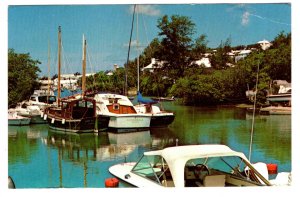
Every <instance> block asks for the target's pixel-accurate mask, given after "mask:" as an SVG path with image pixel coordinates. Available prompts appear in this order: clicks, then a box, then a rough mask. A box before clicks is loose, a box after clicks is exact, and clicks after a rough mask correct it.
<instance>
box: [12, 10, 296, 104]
mask: <svg viewBox="0 0 300 197" xmlns="http://www.w3.org/2000/svg"><path fill="white" fill-rule="evenodd" d="M157 27H158V28H159V33H158V36H157V37H156V38H154V39H153V40H152V42H151V43H150V44H149V45H148V46H147V47H146V48H145V49H144V51H143V52H142V53H141V55H140V56H139V58H135V59H134V60H131V61H129V63H128V65H127V64H125V65H124V67H125V68H126V69H127V73H128V77H127V78H128V84H127V86H128V88H129V89H130V88H136V87H137V83H138V82H137V69H136V65H137V60H138V59H139V65H140V68H144V67H145V66H147V65H148V64H149V63H150V62H151V59H152V58H155V59H157V60H159V61H161V62H164V64H163V66H162V67H161V66H159V65H157V67H156V68H155V69H154V71H153V72H149V71H143V72H142V71H141V70H140V81H139V84H140V91H141V92H142V93H143V95H149V96H150V95H151V96H175V97H177V98H179V100H180V101H181V102H182V103H183V104H185V105H214V104H223V103H227V102H232V101H241V100H243V99H245V91H247V90H248V88H250V89H253V88H254V87H255V83H256V75H257V68H258V65H259V68H260V69H259V75H258V103H260V104H263V103H264V102H265V98H266V97H265V96H266V93H267V91H268V89H269V86H270V84H271V83H272V80H276V79H280V80H287V81H288V82H290V81H291V33H288V34H285V33H284V32H280V33H279V34H278V35H277V37H275V38H274V40H273V41H272V46H271V47H270V48H269V49H268V50H265V51H263V50H262V49H260V47H259V46H258V45H257V44H253V45H251V46H236V47H231V38H228V39H226V40H225V41H224V42H223V41H221V43H220V45H219V47H218V48H217V49H215V51H213V49H211V48H209V47H208V46H207V44H208V40H207V36H206V35H204V34H201V35H199V36H197V35H195V34H196V31H195V29H196V28H195V24H194V23H193V22H192V21H191V19H190V18H188V17H186V16H178V15H173V16H171V17H169V16H167V15H165V16H163V17H161V18H160V19H159V20H158V24H157ZM194 38H195V39H194ZM246 47H247V48H250V47H251V48H253V47H254V48H256V50H253V51H252V52H251V53H250V54H249V55H248V56H247V57H246V58H244V59H242V60H240V61H238V62H235V61H234V59H232V58H230V57H229V56H228V55H227V53H228V52H230V51H231V50H232V49H235V50H237V49H244V48H246ZM8 54H9V55H8V57H9V60H8V67H9V69H8V99H9V103H8V104H9V105H11V104H15V103H16V102H19V101H22V100H24V99H27V98H28V97H29V95H30V94H31V93H32V92H33V89H35V88H36V87H37V85H38V84H37V82H36V79H37V78H38V74H37V73H38V72H40V70H39V68H38V66H37V65H38V64H39V63H40V62H39V61H38V60H32V59H31V57H30V56H29V54H16V53H15V52H14V50H13V49H9V51H8ZM205 54H210V55H209V56H208V58H209V59H210V62H211V66H212V67H211V68H205V66H204V65H200V66H199V65H197V64H195V60H199V59H201V58H202V57H204V55H205ZM125 68H123V67H121V68H119V69H117V70H116V71H115V72H114V74H113V75H112V76H108V75H106V73H105V72H104V71H100V72H98V73H97V74H96V75H94V76H90V77H88V78H87V89H88V90H99V91H111V92H116V93H124V83H125V77H124V75H125ZM79 83H80V80H79Z"/></svg>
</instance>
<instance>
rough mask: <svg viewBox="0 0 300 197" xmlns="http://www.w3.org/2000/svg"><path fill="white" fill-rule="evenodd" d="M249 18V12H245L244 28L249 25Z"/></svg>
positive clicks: (243, 17)
mask: <svg viewBox="0 0 300 197" xmlns="http://www.w3.org/2000/svg"><path fill="white" fill-rule="evenodd" d="M249 16H250V13H249V12H248V11H245V12H244V13H243V16H242V25H244V26H246V25H248V23H249Z"/></svg>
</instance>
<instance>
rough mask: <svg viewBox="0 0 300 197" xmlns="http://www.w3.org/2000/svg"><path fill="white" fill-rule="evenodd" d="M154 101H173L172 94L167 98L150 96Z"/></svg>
mask: <svg viewBox="0 0 300 197" xmlns="http://www.w3.org/2000/svg"><path fill="white" fill-rule="evenodd" d="M151 99H152V100H154V101H159V102H163V101H175V98H174V96H172V97H171V98H167V97H152V98H151Z"/></svg>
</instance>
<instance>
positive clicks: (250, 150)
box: [248, 62, 259, 162]
mask: <svg viewBox="0 0 300 197" xmlns="http://www.w3.org/2000/svg"><path fill="white" fill-rule="evenodd" d="M258 73H259V62H258V65H257V73H256V84H255V94H254V102H253V113H252V124H251V135H250V145H249V158H248V160H249V162H251V154H252V143H253V132H254V118H255V105H256V95H257V84H258Z"/></svg>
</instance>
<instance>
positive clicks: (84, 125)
mask: <svg viewBox="0 0 300 197" xmlns="http://www.w3.org/2000/svg"><path fill="white" fill-rule="evenodd" d="M95 120H96V119H95V118H83V119H72V120H64V121H63V120H62V119H55V118H52V117H48V118H47V121H48V124H49V127H50V128H51V129H53V130H59V131H66V132H74V133H83V132H95V131H96V130H95V128H96V127H95V122H96V121H95ZM97 132H98V131H97Z"/></svg>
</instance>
